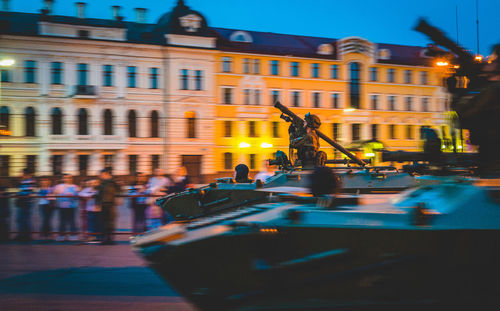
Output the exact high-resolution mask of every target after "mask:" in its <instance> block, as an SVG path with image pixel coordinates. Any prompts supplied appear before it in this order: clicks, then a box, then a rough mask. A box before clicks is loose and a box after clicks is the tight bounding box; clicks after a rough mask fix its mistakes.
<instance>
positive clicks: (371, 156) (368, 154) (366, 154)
mask: <svg viewBox="0 0 500 311" xmlns="http://www.w3.org/2000/svg"><path fill="white" fill-rule="evenodd" d="M374 156H375V153H373V152H367V153H365V157H367V158H373V157H374Z"/></svg>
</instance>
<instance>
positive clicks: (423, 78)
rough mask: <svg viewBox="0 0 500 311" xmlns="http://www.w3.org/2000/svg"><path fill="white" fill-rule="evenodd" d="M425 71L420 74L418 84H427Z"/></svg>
mask: <svg viewBox="0 0 500 311" xmlns="http://www.w3.org/2000/svg"><path fill="white" fill-rule="evenodd" d="M427 77H428V76H427V71H422V72H420V84H423V85H426V84H427V83H428V79H427Z"/></svg>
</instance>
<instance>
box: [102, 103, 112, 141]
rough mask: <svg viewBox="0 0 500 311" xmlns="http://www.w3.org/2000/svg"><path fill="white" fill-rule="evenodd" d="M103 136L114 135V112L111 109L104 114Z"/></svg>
mask: <svg viewBox="0 0 500 311" xmlns="http://www.w3.org/2000/svg"><path fill="white" fill-rule="evenodd" d="M103 134H104V135H113V112H112V111H111V110H110V109H106V110H104V113H103Z"/></svg>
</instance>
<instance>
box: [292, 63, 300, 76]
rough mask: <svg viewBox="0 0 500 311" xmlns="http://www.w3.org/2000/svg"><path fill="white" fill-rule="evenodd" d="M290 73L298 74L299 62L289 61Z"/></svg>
mask: <svg viewBox="0 0 500 311" xmlns="http://www.w3.org/2000/svg"><path fill="white" fill-rule="evenodd" d="M290 75H291V76H292V77H298V76H299V62H291V63H290Z"/></svg>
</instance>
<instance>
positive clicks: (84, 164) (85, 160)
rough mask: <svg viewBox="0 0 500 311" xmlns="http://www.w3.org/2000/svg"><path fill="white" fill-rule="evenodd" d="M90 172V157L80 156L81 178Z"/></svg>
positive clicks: (79, 168)
mask: <svg viewBox="0 0 500 311" xmlns="http://www.w3.org/2000/svg"><path fill="white" fill-rule="evenodd" d="M88 170H89V155H88V154H80V155H78V172H79V173H80V176H87V174H88Z"/></svg>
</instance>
